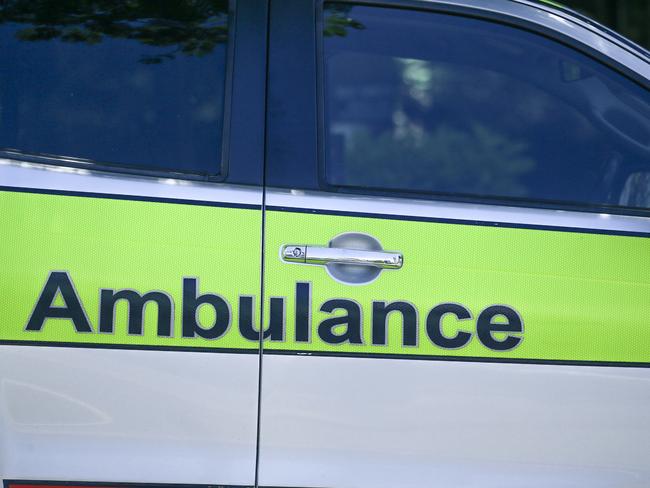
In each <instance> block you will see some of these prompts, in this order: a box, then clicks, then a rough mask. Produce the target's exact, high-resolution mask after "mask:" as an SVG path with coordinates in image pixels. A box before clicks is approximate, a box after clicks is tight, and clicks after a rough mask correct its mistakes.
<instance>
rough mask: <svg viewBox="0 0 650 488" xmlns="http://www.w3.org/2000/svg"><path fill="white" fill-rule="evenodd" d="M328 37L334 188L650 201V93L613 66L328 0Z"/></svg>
mask: <svg viewBox="0 0 650 488" xmlns="http://www.w3.org/2000/svg"><path fill="white" fill-rule="evenodd" d="M324 36H325V37H324V56H325V58H324V76H325V83H324V97H325V105H324V107H325V129H326V131H325V132H326V133H325V178H326V180H327V182H328V183H329V184H330V185H335V186H347V187H356V188H368V189H375V190H387V191H399V192H420V193H435V194H442V195H455V196H470V197H471V198H474V197H481V198H495V197H496V198H499V199H504V198H505V199H513V200H518V199H520V200H524V201H540V202H548V201H552V202H568V203H575V204H580V205H589V206H591V205H596V206H630V207H641V208H648V202H647V199H644V198H631V197H630V196H629V195H630V191H631V190H630V185H632V184H633V185H634V188H635V191H636V192H637V193H639V192H641V193H643V191H644V190H640V189H639V188H638V187H639V186H643V185H647V184H648V180H647V179H646V178H640V177H637V178H636V179H634V180H630V176H631V175H633V174H637V173H640V172H643V173H644V174H645V173H647V172H649V171H650V96H649V94H648V92H647V91H646V90H645V89H644V88H642V87H641V86H639V85H637V84H636V83H634V82H632V81H630V80H628V79H627V78H625V77H623V76H622V75H619V74H618V73H617V72H614V71H613V70H611V69H610V68H608V67H606V66H605V65H603V64H600V63H599V62H597V61H595V60H593V59H591V58H589V57H587V56H585V55H583V54H581V53H579V52H576V51H575V50H573V49H571V48H569V47H566V46H564V45H562V44H560V43H557V42H555V41H552V40H550V39H547V38H545V37H542V36H539V35H536V34H532V33H530V32H527V31H523V30H519V29H515V28H512V27H508V26H505V25H502V24H498V23H495V22H488V21H484V20H479V19H473V18H466V17H461V16H455V15H448V14H439V13H432V12H422V11H410V10H400V9H386V8H380V7H365V6H350V5H349V4H348V5H343V4H335V3H332V4H327V6H326V9H325V19H324ZM630 181H633V183H630Z"/></svg>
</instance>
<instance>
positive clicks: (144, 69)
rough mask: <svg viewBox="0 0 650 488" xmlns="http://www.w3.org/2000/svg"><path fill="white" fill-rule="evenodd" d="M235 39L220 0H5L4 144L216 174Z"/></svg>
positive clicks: (20, 150)
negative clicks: (229, 47) (229, 49)
mask: <svg viewBox="0 0 650 488" xmlns="http://www.w3.org/2000/svg"><path fill="white" fill-rule="evenodd" d="M227 41H228V2H227V1H224V0H8V1H5V2H3V3H1V4H0V45H1V46H3V49H2V50H0V64H2V65H3V66H11V67H12V69H11V70H5V71H0V117H1V118H0V149H1V150H3V151H5V154H7V152H9V154H10V155H11V157H23V156H24V157H30V158H31V157H42V156H43V155H45V156H47V157H55V158H58V157H60V156H64V157H74V158H80V159H83V160H90V161H95V162H99V163H106V164H111V165H125V166H129V167H137V168H142V169H163V170H168V169H173V170H180V171H184V172H191V173H198V174H206V173H209V174H215V173H216V172H218V168H219V162H220V161H221V148H222V145H221V143H222V141H221V135H222V132H223V114H224V103H225V92H226V83H225V80H226V59H227ZM34 114H38V117H34Z"/></svg>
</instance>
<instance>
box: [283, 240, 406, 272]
mask: <svg viewBox="0 0 650 488" xmlns="http://www.w3.org/2000/svg"><path fill="white" fill-rule="evenodd" d="M281 256H282V260H283V261H286V262H288V263H303V264H320V265H327V264H355V265H359V266H374V267H375V268H379V269H400V268H401V267H402V264H403V262H404V258H403V257H402V254H401V253H397V252H383V251H366V250H363V249H344V248H336V247H321V246H296V245H286V246H282V251H281Z"/></svg>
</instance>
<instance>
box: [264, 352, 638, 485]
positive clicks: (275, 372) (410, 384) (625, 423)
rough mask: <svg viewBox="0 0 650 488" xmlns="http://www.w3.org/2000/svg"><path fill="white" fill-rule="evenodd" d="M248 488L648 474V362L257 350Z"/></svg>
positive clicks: (622, 481) (592, 481) (608, 479)
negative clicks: (254, 475)
mask: <svg viewBox="0 0 650 488" xmlns="http://www.w3.org/2000/svg"><path fill="white" fill-rule="evenodd" d="M262 386H263V389H262V392H263V393H262V418H261V441H260V442H261V446H260V449H261V450H260V468H259V469H260V479H259V483H260V485H262V486H309V487H336V488H343V487H359V488H361V487H365V488H370V487H372V488H395V487H396V486H399V487H418V488H421V487H422V486H427V487H441V488H442V487H445V488H448V487H476V488H479V487H480V488H509V487H512V488H515V487H516V488H522V487H527V488H528V487H539V488H549V487H554V488H558V487H562V488H565V487H575V488H586V487H589V488H601V487H602V488H604V487H610V488H611V487H617V488H623V487H625V488H641V487H644V488H647V487H648V486H650V408H649V407H650V369H634V368H610V367H585V366H561V365H553V366H549V365H534V364H490V363H463V362H442V361H419V360H385V359H361V358H333V357H306V356H275V355H265V357H264V361H263V382H262Z"/></svg>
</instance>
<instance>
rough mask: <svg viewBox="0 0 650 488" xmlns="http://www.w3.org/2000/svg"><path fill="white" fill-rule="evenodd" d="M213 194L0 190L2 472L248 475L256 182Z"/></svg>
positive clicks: (178, 477)
mask: <svg viewBox="0 0 650 488" xmlns="http://www.w3.org/2000/svg"><path fill="white" fill-rule="evenodd" d="M31 171H32V172H34V173H36V174H39V173H46V174H47V173H48V171H46V170H31ZM70 178H72V179H73V180H74V176H72V177H70ZM210 193H211V195H212V197H213V198H214V199H215V200H216V199H219V196H220V191H219V189H218V186H217V187H215V186H213V187H212V190H211V192H210ZM222 196H223V197H225V198H228V197H233V196H236V199H237V200H239V201H240V202H241V201H242V200H244V201H246V200H247V201H248V203H227V202H200V201H187V202H186V203H173V200H172V201H160V200H159V199H156V198H152V197H150V198H151V200H154V201H139V200H140V198H137V197H126V196H120V197H117V196H113V197H102V198H97V197H94V196H80V195H76V196H72V195H61V194H46V193H36V192H35V190H27V191H16V190H5V191H3V192H1V194H0V200H1V201H2V208H3V209H4V213H3V217H2V228H3V230H4V232H5V236H6V238H5V245H4V247H3V248H2V254H3V257H2V261H3V262H4V263H5V265H4V267H3V279H2V289H3V291H2V296H3V297H4V302H3V305H2V307H1V309H2V311H1V312H0V323H1V324H2V328H1V329H0V330H1V334H2V335H1V337H0V340H1V341H2V344H5V346H3V347H2V350H3V351H2V356H1V357H2V359H1V363H2V365H1V367H0V371H1V372H2V383H3V392H2V398H3V403H4V406H5V408H4V412H5V413H4V414H3V422H2V424H3V425H2V432H3V448H2V452H1V456H0V458H1V459H2V463H1V466H2V469H3V471H2V474H3V476H4V477H5V478H8V479H43V480H63V479H73V480H96V481H132V482H135V481H139V482H177V483H181V482H182V483H214V482H215V481H219V482H220V483H233V484H251V483H252V482H253V477H254V465H255V435H256V432H255V425H256V417H257V408H256V405H257V375H258V373H257V368H258V357H257V351H258V341H257V340H256V339H253V340H250V339H245V338H244V337H242V336H241V335H240V334H239V333H238V328H237V327H236V325H233V323H234V322H235V321H236V317H237V316H238V315H239V313H240V310H239V302H238V297H239V295H240V294H243V295H256V294H258V293H259V286H260V283H259V280H260V273H259V249H260V241H261V231H260V229H261V211H260V207H259V202H260V196H261V192H260V191H259V190H249V191H241V190H240V191H236V190H235V191H233V190H228V189H227V188H224V191H223V192H222ZM155 200H158V201H155ZM255 202H257V205H256V204H255ZM234 255H237V256H239V257H240V259H236V260H234V259H224V257H227V256H234ZM136 293H137V295H136ZM147 294H148V295H147ZM110 297H116V299H115V300H111V299H110ZM140 297H142V299H140ZM201 297H202V298H201ZM147 299H150V300H151V301H148V302H147V301H145V300H147ZM202 302H206V303H204V304H203V305H201V303H202ZM210 304H213V307H211V306H210ZM215 310H216V312H215ZM57 314H60V316H59V318H57ZM168 314H169V315H168ZM254 315H257V314H254ZM195 317H196V321H194V320H193V319H194V318H195ZM19 346H20V347H19ZM39 346H61V349H59V348H54V349H51V348H49V347H39ZM97 348H108V349H106V350H101V349H97ZM120 349H132V350H129V351H125V350H120ZM242 353H243V354H242ZM107 461H108V462H107Z"/></svg>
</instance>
